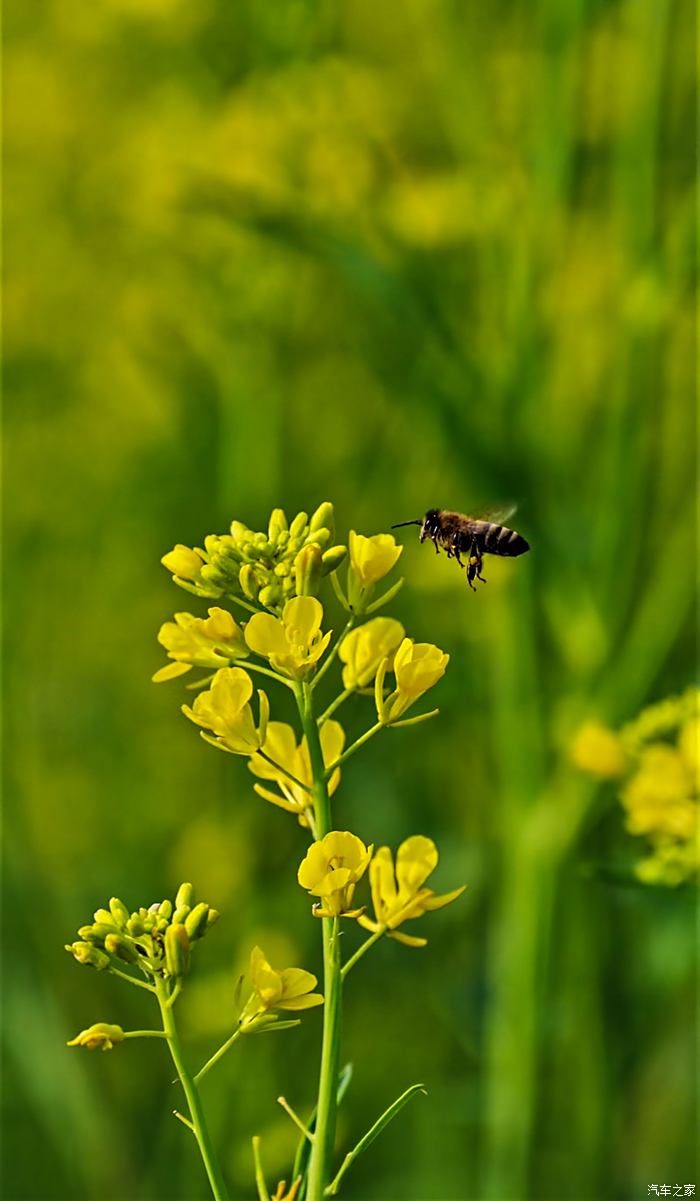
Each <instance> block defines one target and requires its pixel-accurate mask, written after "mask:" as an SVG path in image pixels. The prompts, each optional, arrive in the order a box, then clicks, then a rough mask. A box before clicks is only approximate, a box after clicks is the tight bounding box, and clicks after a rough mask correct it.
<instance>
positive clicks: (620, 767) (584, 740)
mask: <svg viewBox="0 0 700 1201" xmlns="http://www.w3.org/2000/svg"><path fill="white" fill-rule="evenodd" d="M571 758H572V760H573V762H574V763H575V764H576V766H577V767H579V768H581V770H582V771H587V772H590V773H591V775H594V776H600V778H601V779H614V778H615V777H616V776H621V775H623V774H624V771H625V768H626V766H627V756H626V755H625V751H624V747H623V745H622V741H621V739H620V736H619V734H616V733H615V732H614V730H611V729H609V728H608V726H604V725H603V724H602V722H598V721H587V722H584V724H583V725H582V726H581V727H580V728H579V730H578V732H577V733H576V736H575V738H574V741H573V743H572V746H571Z"/></svg>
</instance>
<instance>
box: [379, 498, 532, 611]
mask: <svg viewBox="0 0 700 1201" xmlns="http://www.w3.org/2000/svg"><path fill="white" fill-rule="evenodd" d="M515 508H516V506H515V505H511V506H510V507H509V508H505V509H499V510H494V511H493V512H491V513H489V514H488V515H486V516H484V517H467V516H466V514H464V513H453V512H452V511H451V510H449V509H428V512H427V513H426V515H425V517H424V518H423V519H422V520H420V519H418V520H416V521H399V522H398V524H397V525H392V527H391V528H392V530H398V529H400V528H401V527H402V526H404V525H419V526H420V527H421V530H420V540H421V542H425V540H426V538H430V540H431V542H432V544H433V546H434V547H435V553H436V554H440V547H442V548H443V550H445V551H447V557H448V559H456V560H457V562H458V563H459V566H460V567H464V566H465V564H464V563H463V562H462V555H465V556H466V559H467V562H466V571H467V583H468V585H469V587H470V588H471V589H472V591H473V592H476V586H475V584H474V581H475V580H481V582H482V584H485V583H486V580H485V579H484V577H483V575H482V574H481V568H482V566H483V558H484V555H508V556H509V557H515V555H524V554H525V551H526V550H529V549H530V544H529V543H528V542H526V541H525V539H524V538H523V536H522V534H518V533H516V531H515V530H511V529H509V528H508V526H506V525H504V524H503V523H504V522H505V521H507V520H508V518H509V517H511V516H512V515H513V513H514V512H515Z"/></svg>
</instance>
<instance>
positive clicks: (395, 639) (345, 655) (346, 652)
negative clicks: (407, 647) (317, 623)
mask: <svg viewBox="0 0 700 1201" xmlns="http://www.w3.org/2000/svg"><path fill="white" fill-rule="evenodd" d="M403 637H404V628H403V626H402V625H401V622H400V621H395V620H394V618H393V617H373V618H372V620H371V621H368V622H365V624H364V625H362V626H359V627H358V628H357V629H356V630H351V631H350V633H349V634H347V635H346V636H345V638H344V639H343V641H342V642H341V644H340V649H339V651H338V655H339V657H340V659H341V661H342V662H343V663H344V664H345V667H344V668H343V684H344V686H345V688H366V687H367V685H368V684H371V683H372V681H373V679H374V677H375V676H376V674H377V671H378V669H379V666H380V664H381V663H382V661H383V660H384V659H387V660H388V666H391V664H392V663H393V659H394V653H395V651H396V648H397V647H398V645H399V643H400V642H401V640H402V639H403Z"/></svg>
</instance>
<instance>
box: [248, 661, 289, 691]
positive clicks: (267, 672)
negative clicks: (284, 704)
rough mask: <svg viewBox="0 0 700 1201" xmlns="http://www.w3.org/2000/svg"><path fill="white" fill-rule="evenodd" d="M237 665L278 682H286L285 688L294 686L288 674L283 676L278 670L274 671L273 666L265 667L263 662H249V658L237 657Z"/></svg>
mask: <svg viewBox="0 0 700 1201" xmlns="http://www.w3.org/2000/svg"><path fill="white" fill-rule="evenodd" d="M236 667H242V668H243V670H244V671H257V672H259V673H260V675H261V676H269V677H270V679H271V680H276V681H277V683H278V684H284V686H285V688H293V687H294V685H293V684H292V681H291V680H288V679H287V677H286V676H281V675H280V674H279V672H278V671H273V670H272V668H271V667H263V666H262V664H261V663H249V662H248V660H247V659H236Z"/></svg>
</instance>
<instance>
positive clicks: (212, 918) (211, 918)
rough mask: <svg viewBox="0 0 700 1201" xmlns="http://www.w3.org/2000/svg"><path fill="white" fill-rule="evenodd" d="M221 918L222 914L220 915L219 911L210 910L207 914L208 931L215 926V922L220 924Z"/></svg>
mask: <svg viewBox="0 0 700 1201" xmlns="http://www.w3.org/2000/svg"><path fill="white" fill-rule="evenodd" d="M220 917H221V914H220V913H219V910H218V909H210V910H209V912H208V914H207V930H208V929H209V927H210V926H213V925H214V923H215V922H218V920H219V918H220Z"/></svg>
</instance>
